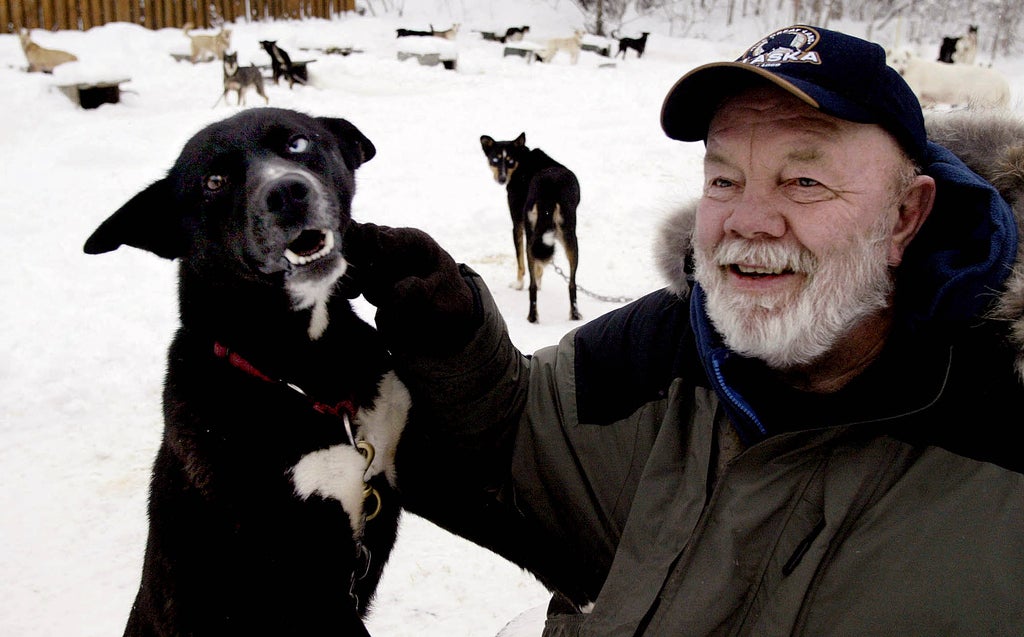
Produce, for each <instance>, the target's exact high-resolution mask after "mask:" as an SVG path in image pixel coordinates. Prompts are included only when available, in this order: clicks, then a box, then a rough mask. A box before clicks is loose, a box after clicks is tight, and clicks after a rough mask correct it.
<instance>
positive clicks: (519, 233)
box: [512, 215, 526, 290]
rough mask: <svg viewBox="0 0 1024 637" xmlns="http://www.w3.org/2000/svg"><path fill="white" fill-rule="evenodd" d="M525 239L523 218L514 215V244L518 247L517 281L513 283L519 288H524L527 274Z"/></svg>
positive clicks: (513, 285)
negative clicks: (524, 279)
mask: <svg viewBox="0 0 1024 637" xmlns="http://www.w3.org/2000/svg"><path fill="white" fill-rule="evenodd" d="M524 241H525V230H524V227H523V220H522V219H516V218H515V215H513V217H512V245H514V246H515V248H516V281H515V283H513V284H512V287H514V288H515V289H517V290H522V289H523V277H524V276H526V263H525V261H524V258H525V257H524V255H523V252H524V250H525V247H524Z"/></svg>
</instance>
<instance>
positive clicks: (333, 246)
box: [249, 162, 340, 272]
mask: <svg viewBox="0 0 1024 637" xmlns="http://www.w3.org/2000/svg"><path fill="white" fill-rule="evenodd" d="M252 177H253V178H254V181H255V183H257V184H259V185H258V186H257V187H256V188H255V190H254V192H252V194H251V196H250V198H249V207H250V209H251V210H254V212H255V217H254V219H253V222H254V225H253V239H254V245H253V248H254V249H255V250H256V251H257V252H258V253H259V254H260V261H261V262H262V263H263V266H262V267H261V268H260V269H261V270H263V271H264V272H274V271H281V270H285V271H293V270H294V269H296V268H306V267H309V266H312V265H314V264H316V263H317V262H319V261H321V260H323V259H326V258H328V257H331V256H332V255H337V254H340V252H339V250H338V248H339V247H340V246H338V245H337V243H338V240H339V239H340V236H338V235H337V228H338V226H339V223H340V220H339V218H338V216H339V215H338V211H337V205H334V204H332V203H331V201H330V198H329V197H328V196H327V194H326V192H325V189H324V188H323V186H322V185H321V184H320V183H319V181H317V180H316V178H315V177H314V176H311V175H309V174H306V173H305V172H303V171H301V170H296V169H294V168H293V167H292V166H291V165H287V166H281V165H279V164H277V163H276V162H269V163H267V164H264V165H263V167H262V168H261V169H260V170H259V171H258V174H257V175H252Z"/></svg>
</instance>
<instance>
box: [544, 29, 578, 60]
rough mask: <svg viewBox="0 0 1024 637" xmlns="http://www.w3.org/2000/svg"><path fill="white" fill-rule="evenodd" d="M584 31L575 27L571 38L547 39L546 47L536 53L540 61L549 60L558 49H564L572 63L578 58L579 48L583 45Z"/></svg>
mask: <svg viewBox="0 0 1024 637" xmlns="http://www.w3.org/2000/svg"><path fill="white" fill-rule="evenodd" d="M583 34H584V31H581V30H579V29H577V30H576V31H575V32H573V36H572V37H571V38H552V39H550V40H548V45H547V47H546V48H545V49H544V50H543V51H540V52H539V53H537V57H539V58H540V61H541V62H550V61H551V60H552V58H554V57H555V55H556V54H557V53H558V52H559V51H565V52H566V53H568V54H569V56H570V57H571V58H572V63H573V64H576V62H578V61H579V59H580V48H581V47H582V45H583Z"/></svg>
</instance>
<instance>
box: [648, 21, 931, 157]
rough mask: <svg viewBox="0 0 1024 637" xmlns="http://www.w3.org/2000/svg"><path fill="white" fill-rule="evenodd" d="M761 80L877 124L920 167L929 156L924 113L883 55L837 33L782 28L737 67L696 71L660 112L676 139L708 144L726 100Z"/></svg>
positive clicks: (846, 116) (730, 64)
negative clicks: (713, 121)
mask: <svg viewBox="0 0 1024 637" xmlns="http://www.w3.org/2000/svg"><path fill="white" fill-rule="evenodd" d="M755 77H760V78H763V79H765V80H767V81H769V82H771V83H772V84H775V85H776V86H778V87H780V88H782V89H784V90H786V91H788V92H789V93H792V94H793V95H795V96H796V97H798V98H800V99H801V100H803V101H804V102H806V103H807V104H809V105H810V106H813V107H814V108H816V109H818V110H820V111H821V112H823V113H826V114H828V115H832V116H834V117H838V118H840V119H845V120H848V121H851V122H859V123H862V124H878V125H879V126H881V127H882V128H884V129H886V130H887V131H889V132H890V133H892V135H893V136H895V137H896V140H897V141H898V142H899V143H900V145H901V146H902V147H903V149H904V150H905V151H906V152H907V154H908V155H910V157H911V158H912V159H913V160H915V161H917V162H918V163H919V164H920V163H923V161H924V158H925V155H926V154H927V147H928V136H927V134H926V133H925V128H924V114H923V113H922V112H921V103H920V102H919V101H918V99H917V96H916V95H914V91H913V90H911V88H910V86H908V85H907V83H906V81H905V80H904V79H903V77H902V76H900V74H899V73H898V72H897V71H896V70H895V69H893V68H892V67H890V66H888V65H887V64H886V63H885V49H883V48H882V47H881V46H879V45H878V44H875V43H874V42H868V41H867V40H862V39H860V38H855V37H853V36H850V35H846V34H845V33H839V32H838V31H829V30H828V29H821V28H818V27H812V26H806V25H800V24H798V25H794V26H790V27H786V28H785V29H779V30H778V31H775V32H773V33H771V34H769V35H767V36H765V37H764V38H762V39H761V40H759V41H758V42H757V43H756V44H754V45H753V46H752V47H750V48H749V49H747V51H746V52H745V53H744V54H743V55H741V56H740V57H739V58H738V59H737V60H736V61H735V62H713V63H711V64H705V65H703V66H699V67H697V68H695V69H693V70H692V71H690V72H688V73H687V74H686V75H684V76H683V77H681V78H680V79H679V81H677V82H676V83H675V85H674V86H673V87H672V89H671V90H670V91H669V92H668V95H667V96H666V97H665V102H664V104H663V105H662V108H661V127H662V129H663V130H664V131H665V134H667V135H668V136H669V137H671V138H672V139H678V140H680V141H687V142H695V141H700V140H706V139H707V133H708V125H709V124H710V123H711V118H712V117H713V116H714V114H715V111H716V110H717V108H718V106H719V105H720V104H721V103H722V100H723V99H725V98H726V97H728V96H729V95H732V94H734V93H735V92H737V91H738V90H739V89H741V88H745V87H748V86H749V85H750V81H751V79H753V78H755Z"/></svg>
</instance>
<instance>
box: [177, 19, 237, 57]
mask: <svg viewBox="0 0 1024 637" xmlns="http://www.w3.org/2000/svg"><path fill="white" fill-rule="evenodd" d="M194 28H195V25H193V24H192V23H191V22H186V23H185V25H184V26H182V27H181V30H182V32H184V34H185V35H187V36H188V38H189V40H191V41H192V63H193V64H195V63H196V62H200V61H203V62H206V61H209V60H213V59H217V60H223V59H224V52H225V51H227V50H228V48H229V47H230V46H231V29H225V28H224V27H221V28H220V32H219V33H216V34H214V35H192V34H191V33H189V31H191V30H192V29H194Z"/></svg>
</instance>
